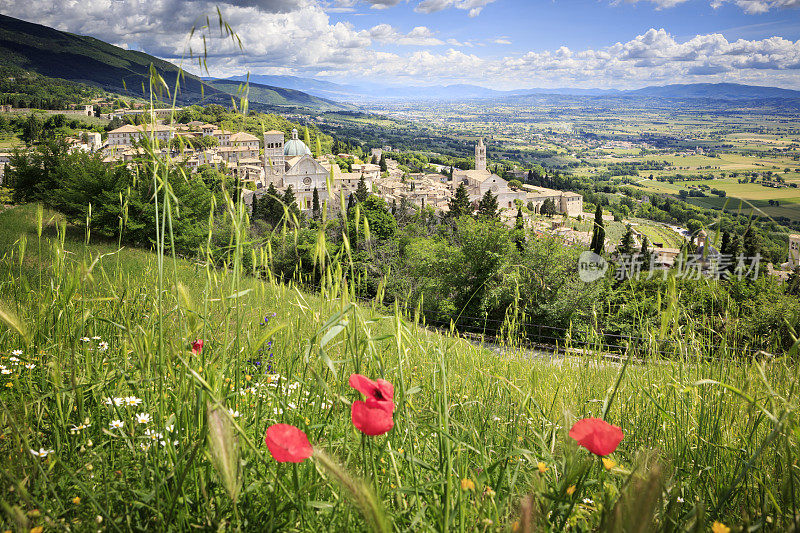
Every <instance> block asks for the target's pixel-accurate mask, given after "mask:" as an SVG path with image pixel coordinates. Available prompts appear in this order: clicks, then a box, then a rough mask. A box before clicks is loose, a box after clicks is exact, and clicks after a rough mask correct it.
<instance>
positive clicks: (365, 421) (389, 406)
mask: <svg viewBox="0 0 800 533" xmlns="http://www.w3.org/2000/svg"><path fill="white" fill-rule="evenodd" d="M393 411H394V402H391V401H388V400H384V401H378V400H376V399H374V398H367V401H361V400H358V401H355V402H353V406H352V407H351V408H350V417H351V419H352V420H353V425H354V426H355V427H356V429H358V430H359V431H360V432H361V433H364V434H365V435H370V436H375V435H383V434H384V433H388V432H389V430H390V429H392V428H393V427H394V419H393V418H392V413H393Z"/></svg>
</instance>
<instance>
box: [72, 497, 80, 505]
mask: <svg viewBox="0 0 800 533" xmlns="http://www.w3.org/2000/svg"><path fill="white" fill-rule="evenodd" d="M72 503H74V504H75V505H80V503H81V497H80V496H75V497H74V498H72Z"/></svg>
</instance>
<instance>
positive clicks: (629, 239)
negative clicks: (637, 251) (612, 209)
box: [617, 224, 634, 256]
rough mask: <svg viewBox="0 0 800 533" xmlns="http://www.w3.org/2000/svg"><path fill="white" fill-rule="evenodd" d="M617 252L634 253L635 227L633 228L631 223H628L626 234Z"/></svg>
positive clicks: (629, 254)
mask: <svg viewBox="0 0 800 533" xmlns="http://www.w3.org/2000/svg"><path fill="white" fill-rule="evenodd" d="M617 252H618V253H619V254H620V255H627V256H631V255H633V252H634V248H633V229H632V228H631V226H630V224H628V227H627V228H626V229H625V234H624V235H623V236H622V240H621V241H620V243H619V246H618V247H617Z"/></svg>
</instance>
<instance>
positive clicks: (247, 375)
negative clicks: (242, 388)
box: [244, 374, 253, 381]
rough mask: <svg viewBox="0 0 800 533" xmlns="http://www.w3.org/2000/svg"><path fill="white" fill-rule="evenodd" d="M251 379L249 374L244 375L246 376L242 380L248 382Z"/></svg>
mask: <svg viewBox="0 0 800 533" xmlns="http://www.w3.org/2000/svg"><path fill="white" fill-rule="evenodd" d="M251 379H253V376H251V375H250V374H246V375H245V376H244V380H245V381H250V380H251Z"/></svg>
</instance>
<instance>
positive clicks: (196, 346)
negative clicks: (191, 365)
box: [192, 339, 203, 355]
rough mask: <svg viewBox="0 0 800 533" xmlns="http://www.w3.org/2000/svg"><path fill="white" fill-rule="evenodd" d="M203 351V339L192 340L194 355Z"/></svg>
mask: <svg viewBox="0 0 800 533" xmlns="http://www.w3.org/2000/svg"><path fill="white" fill-rule="evenodd" d="M202 351H203V339H197V340H196V341H194V342H192V353H193V354H194V355H199V354H200V352H202Z"/></svg>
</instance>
